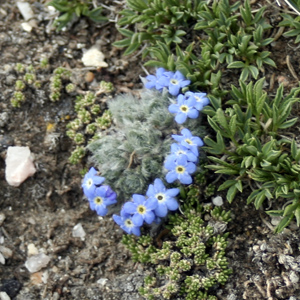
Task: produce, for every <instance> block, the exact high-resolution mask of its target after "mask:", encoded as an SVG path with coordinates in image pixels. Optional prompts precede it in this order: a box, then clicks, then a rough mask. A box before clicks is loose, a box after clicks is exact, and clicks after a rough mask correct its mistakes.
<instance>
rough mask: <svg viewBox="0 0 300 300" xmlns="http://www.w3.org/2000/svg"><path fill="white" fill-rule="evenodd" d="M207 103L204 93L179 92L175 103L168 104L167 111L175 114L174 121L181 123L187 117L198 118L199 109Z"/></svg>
mask: <svg viewBox="0 0 300 300" xmlns="http://www.w3.org/2000/svg"><path fill="white" fill-rule="evenodd" d="M208 104H209V99H208V98H207V97H206V94H205V93H193V92H186V93H185V94H184V95H183V94H179V95H178V96H177V103H173V104H171V105H170V106H169V112H170V113H172V114H176V116H175V121H176V122H177V123H178V124H182V123H184V122H185V121H186V119H187V118H188V117H189V118H191V119H196V118H198V116H199V111H201V110H202V109H203V107H204V106H205V105H208Z"/></svg>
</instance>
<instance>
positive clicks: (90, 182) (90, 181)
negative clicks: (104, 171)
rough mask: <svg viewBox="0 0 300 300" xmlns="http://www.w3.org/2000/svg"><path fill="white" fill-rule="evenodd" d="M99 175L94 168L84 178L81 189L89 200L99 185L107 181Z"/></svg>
mask: <svg viewBox="0 0 300 300" xmlns="http://www.w3.org/2000/svg"><path fill="white" fill-rule="evenodd" d="M97 173H98V172H97V170H96V169H95V168H93V167H92V168H90V170H89V171H88V173H86V174H85V176H84V178H83V182H82V185H81V187H82V188H83V192H84V194H85V196H86V197H87V198H88V197H91V196H93V195H94V192H95V189H96V187H97V185H100V184H102V182H103V181H104V180H105V178H104V177H101V176H98V175H97Z"/></svg>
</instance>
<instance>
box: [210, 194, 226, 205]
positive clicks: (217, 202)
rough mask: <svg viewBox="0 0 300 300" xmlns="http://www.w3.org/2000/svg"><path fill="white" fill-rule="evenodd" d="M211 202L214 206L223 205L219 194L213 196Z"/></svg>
mask: <svg viewBox="0 0 300 300" xmlns="http://www.w3.org/2000/svg"><path fill="white" fill-rule="evenodd" d="M212 203H213V204H214V205H215V206H222V205H223V203H224V202H223V199H222V197H221V196H217V197H215V198H213V199H212Z"/></svg>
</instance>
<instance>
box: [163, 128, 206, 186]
mask: <svg viewBox="0 0 300 300" xmlns="http://www.w3.org/2000/svg"><path fill="white" fill-rule="evenodd" d="M172 138H173V139H174V140H175V141H177V142H178V143H177V144H176V143H174V144H172V145H171V154H170V155H169V156H168V157H167V158H166V160H165V164H164V166H165V168H166V169H167V170H169V172H168V173H167V175H166V180H167V182H168V183H172V182H174V181H175V180H176V179H178V180H179V181H180V182H181V183H183V184H191V183H192V177H191V174H193V173H194V172H195V171H196V168H197V166H196V164H197V163H198V156H199V151H198V147H201V146H203V141H202V140H201V138H199V137H197V136H193V135H192V133H191V132H190V131H189V130H188V129H186V128H184V129H182V130H181V135H174V134H173V135H172Z"/></svg>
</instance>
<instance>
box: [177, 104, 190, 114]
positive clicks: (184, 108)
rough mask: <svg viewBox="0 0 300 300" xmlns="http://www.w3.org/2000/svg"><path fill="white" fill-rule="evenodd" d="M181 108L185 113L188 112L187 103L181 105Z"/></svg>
mask: <svg viewBox="0 0 300 300" xmlns="http://www.w3.org/2000/svg"><path fill="white" fill-rule="evenodd" d="M179 109H180V110H181V111H182V112H184V113H186V112H187V111H188V110H189V108H188V106H186V105H181V106H180V108H179Z"/></svg>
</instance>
